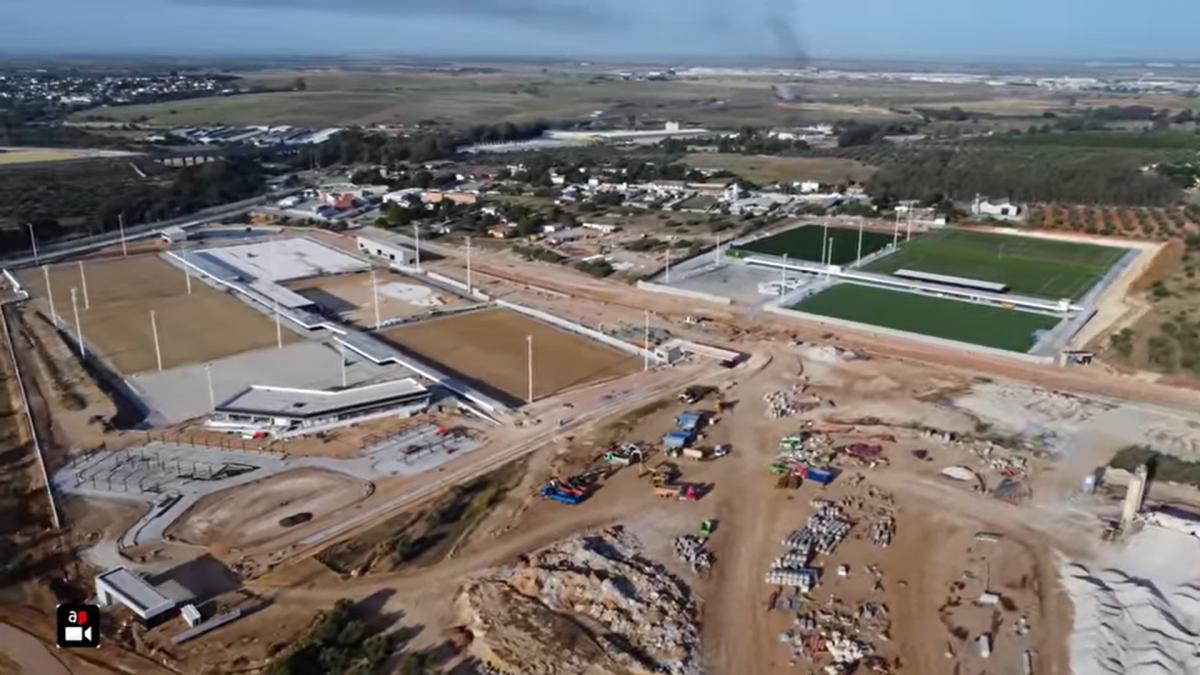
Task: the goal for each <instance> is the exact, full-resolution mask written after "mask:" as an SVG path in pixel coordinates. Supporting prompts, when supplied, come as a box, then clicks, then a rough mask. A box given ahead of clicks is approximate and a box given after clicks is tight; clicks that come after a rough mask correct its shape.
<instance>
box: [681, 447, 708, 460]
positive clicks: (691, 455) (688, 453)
mask: <svg viewBox="0 0 1200 675" xmlns="http://www.w3.org/2000/svg"><path fill="white" fill-rule="evenodd" d="M683 456H684V457H687V458H688V459H695V460H702V459H704V458H705V457H707V453H705V452H704V449H703V448H684V449H683Z"/></svg>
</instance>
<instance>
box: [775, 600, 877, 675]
mask: <svg viewBox="0 0 1200 675" xmlns="http://www.w3.org/2000/svg"><path fill="white" fill-rule="evenodd" d="M890 626H891V623H890V619H889V618H888V609H887V606H886V605H882V604H879V603H875V602H863V603H860V604H859V605H858V607H857V608H855V609H853V610H851V609H848V608H845V607H844V606H843V605H842V603H841V601H840V600H839V599H838V598H836V597H832V598H830V599H829V601H828V602H826V603H824V605H823V606H811V607H809V608H807V609H806V611H802V612H801V613H800V614H799V615H798V616H797V617H796V620H795V623H794V624H793V626H792V628H790V629H788V630H786V631H784V632H783V633H782V634H780V636H779V641H780V642H782V643H784V644H786V645H788V646H789V647H791V649H792V654H793V656H794V658H795V659H796V661H797V662H804V663H807V664H809V665H813V666H816V665H818V664H819V663H826V665H825V667H824V668H823V671H824V672H826V673H833V674H836V673H850V672H875V673H887V672H890V670H889V667H888V663H887V661H886V660H884V659H882V658H880V657H878V656H876V655H875V648H874V646H873V642H872V640H873V638H880V639H884V640H886V639H888V630H889V628H890Z"/></svg>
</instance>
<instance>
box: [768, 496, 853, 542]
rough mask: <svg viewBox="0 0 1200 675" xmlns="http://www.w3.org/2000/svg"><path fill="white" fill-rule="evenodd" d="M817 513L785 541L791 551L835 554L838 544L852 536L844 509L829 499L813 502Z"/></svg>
mask: <svg viewBox="0 0 1200 675" xmlns="http://www.w3.org/2000/svg"><path fill="white" fill-rule="evenodd" d="M812 505H813V507H815V508H816V511H815V512H814V513H813V514H812V515H811V516H809V517H808V522H807V523H805V524H804V527H802V528H800V529H798V530H795V531H794V532H792V533H791V534H789V535H788V536H787V537H786V538H785V539H784V540H783V545H784V546H787V547H788V548H790V549H810V550H813V551H815V552H817V553H824V554H829V553H833V551H834V549H836V548H837V547H838V544H840V543H842V540H844V539H845V538H846V535H847V534H850V524H851V523H850V520H849V519H847V518H846V514H845V512H844V511H843V510H842V507H840V506H838V505H837V504H834V503H833V502H831V501H829V500H827V499H814V500H813V501H812Z"/></svg>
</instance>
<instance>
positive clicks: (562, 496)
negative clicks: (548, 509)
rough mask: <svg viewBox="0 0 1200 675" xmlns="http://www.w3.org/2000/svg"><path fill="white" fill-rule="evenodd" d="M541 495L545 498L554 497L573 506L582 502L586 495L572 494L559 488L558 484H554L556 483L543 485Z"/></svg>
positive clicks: (555, 499) (557, 500)
mask: <svg viewBox="0 0 1200 675" xmlns="http://www.w3.org/2000/svg"><path fill="white" fill-rule="evenodd" d="M541 495H542V498H543V499H553V500H554V501H556V502H560V503H562V504H569V505H571V506H575V505H576V504H579V503H580V502H582V501H583V500H584V495H578V494H572V493H570V492H563V491H561V490H559V488H558V486H557V485H554V484H550V485H546V486H545V487H543V488H542V492H541Z"/></svg>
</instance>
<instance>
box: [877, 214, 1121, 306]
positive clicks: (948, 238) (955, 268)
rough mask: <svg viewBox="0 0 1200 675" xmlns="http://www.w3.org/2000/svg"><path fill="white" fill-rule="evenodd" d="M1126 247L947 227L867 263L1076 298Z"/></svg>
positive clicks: (1044, 295)
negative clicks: (990, 282)
mask: <svg viewBox="0 0 1200 675" xmlns="http://www.w3.org/2000/svg"><path fill="white" fill-rule="evenodd" d="M1124 254H1125V249H1122V248H1114V247H1111V246H1097V245H1095V244H1078V243H1075V242H1068V241H1058V240H1054V239H1039V238H1035V237H1021V236H1017V235H1008V234H993V233H991V232H974V231H971V230H957V229H946V230H940V231H936V232H931V233H929V234H925V235H921V236H919V237H917V238H916V239H914V240H912V241H911V242H908V243H906V244H901V245H900V249H899V250H898V251H896V252H894V253H892V254H891V255H888V256H886V257H884V258H882V259H880V260H877V261H876V262H874V263H871V264H870V265H867V267H866V270H867V271H869V272H881V273H885V274H891V273H892V272H895V271H896V270H900V269H910V270H918V271H921V272H931V273H934V274H949V275H951V276H957V277H965V278H968V279H979V280H981V281H992V282H996V283H1001V284H1006V285H1007V286H1008V287H1009V289H1010V290H1011V291H1012V292H1013V293H1016V294H1019V295H1028V296H1032V297H1038V298H1049V299H1052V300H1058V299H1061V298H1071V299H1075V298H1078V297H1079V296H1081V295H1083V294H1084V293H1085V292H1087V290H1088V289H1089V288H1091V287H1092V284H1094V283H1096V281H1098V280H1099V279H1100V277H1102V276H1104V273H1105V272H1107V271H1108V268H1110V267H1112V265H1113V264H1114V263H1116V262H1117V261H1118V260H1120V258H1121V256H1122V255H1124Z"/></svg>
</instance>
